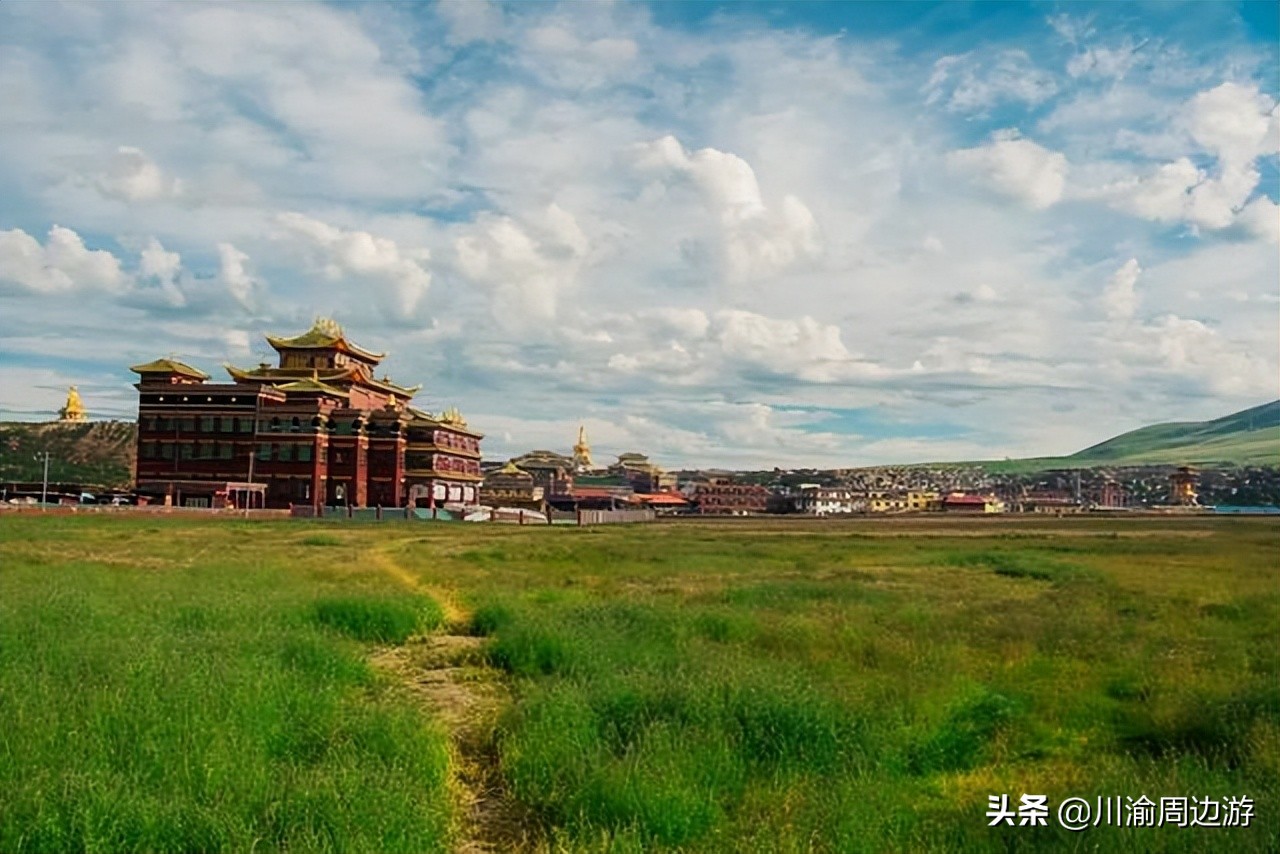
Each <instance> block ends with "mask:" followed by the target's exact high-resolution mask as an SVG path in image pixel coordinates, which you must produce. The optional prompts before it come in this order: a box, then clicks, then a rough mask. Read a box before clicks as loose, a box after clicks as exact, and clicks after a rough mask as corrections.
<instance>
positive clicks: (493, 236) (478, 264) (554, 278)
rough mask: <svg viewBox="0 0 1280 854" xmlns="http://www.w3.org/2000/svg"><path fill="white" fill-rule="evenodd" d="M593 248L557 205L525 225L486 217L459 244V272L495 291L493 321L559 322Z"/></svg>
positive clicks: (510, 324) (516, 324)
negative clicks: (565, 296)
mask: <svg viewBox="0 0 1280 854" xmlns="http://www.w3.org/2000/svg"><path fill="white" fill-rule="evenodd" d="M588 249H589V241H588V239H587V236H586V234H585V233H584V232H583V230H582V228H581V227H580V226H579V225H578V221H577V219H576V218H574V216H573V214H571V213H569V212H568V211H567V210H565V209H564V208H561V207H560V206H559V205H557V204H554V203H552V204H551V205H549V206H548V207H547V208H546V209H545V210H544V211H542V212H541V214H540V215H539V216H537V217H529V218H528V221H526V222H523V223H522V222H517V221H516V220H515V219H513V218H511V217H509V216H494V215H488V216H485V217H482V218H481V219H480V220H479V221H478V222H477V223H476V225H475V226H474V227H472V228H471V229H469V230H468V232H467V233H465V234H463V235H462V236H460V237H458V238H457V239H456V240H455V241H454V254H455V255H456V257H457V263H458V269H459V271H460V272H461V273H462V274H463V275H464V276H465V277H466V278H468V279H469V280H471V281H472V282H475V283H476V284H478V285H480V286H481V287H483V288H485V289H487V290H488V291H490V293H491V295H492V303H491V304H492V309H493V313H494V316H495V317H496V318H497V320H498V321H499V322H500V323H502V324H503V325H504V326H505V327H507V328H512V329H514V328H520V327H527V326H529V325H532V324H540V323H543V322H545V321H548V320H551V319H553V318H555V316H556V311H557V306H558V302H559V298H560V295H561V293H563V292H564V291H566V290H568V289H570V288H572V287H573V286H574V284H575V283H576V280H577V276H578V273H579V271H580V270H581V268H582V264H583V261H584V259H585V258H586V256H587V251H588Z"/></svg>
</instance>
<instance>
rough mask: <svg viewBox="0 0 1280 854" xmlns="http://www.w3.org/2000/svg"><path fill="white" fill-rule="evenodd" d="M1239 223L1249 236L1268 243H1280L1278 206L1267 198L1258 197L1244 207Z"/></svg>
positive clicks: (1279, 207)
mask: <svg viewBox="0 0 1280 854" xmlns="http://www.w3.org/2000/svg"><path fill="white" fill-rule="evenodd" d="M1239 221H1240V223H1241V224H1242V225H1243V226H1244V227H1245V229H1246V230H1248V231H1249V232H1250V233H1251V234H1253V235H1255V236H1257V237H1260V238H1262V239H1263V240H1265V241H1267V242H1268V243H1280V206H1278V205H1276V203H1275V202H1273V201H1271V199H1270V198H1268V197H1267V196H1258V198H1256V199H1254V200H1253V201H1252V202H1249V204H1247V205H1245V206H1244V210H1242V211H1240V217H1239Z"/></svg>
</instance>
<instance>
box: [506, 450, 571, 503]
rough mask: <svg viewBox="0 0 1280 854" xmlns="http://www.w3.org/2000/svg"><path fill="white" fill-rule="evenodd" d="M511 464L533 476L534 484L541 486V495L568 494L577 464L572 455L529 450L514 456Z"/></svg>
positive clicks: (547, 496) (548, 496)
mask: <svg viewBox="0 0 1280 854" xmlns="http://www.w3.org/2000/svg"><path fill="white" fill-rule="evenodd" d="M511 462H512V464H513V465H515V466H517V467H518V468H520V469H522V470H523V471H526V472H528V473H529V474H530V475H532V476H533V483H534V485H535V486H538V487H541V489H542V493H543V496H544V497H546V498H550V497H552V496H554V495H568V494H569V492H570V490H572V489H573V476H574V470H575V469H576V467H577V464H576V463H575V461H574V458H573V457H566V456H565V455H564V454H557V453H556V452H555V451H530V452H529V453H527V454H522V455H521V456H518V457H514V458H512V460H511Z"/></svg>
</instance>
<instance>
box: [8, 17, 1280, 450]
mask: <svg viewBox="0 0 1280 854" xmlns="http://www.w3.org/2000/svg"><path fill="white" fill-rule="evenodd" d="M1277 27H1278V24H1277V20H1276V7H1275V4H1270V3H1258V4H1228V3H1187V4H1171V3H1151V4H1145V3H1132V4H1118V3H1107V4H1096V5H1093V4H1083V3H1033V4H1003V3H1001V4H997V3H970V4H964V3H942V4H907V3H894V4H873V3H788V4H767V3H750V4H730V3H719V4H718V3H658V4H649V5H646V4H639V3H625V4H624V3H599V4H590V3H566V4H553V3H544V4H518V5H502V4H491V3H484V2H461V3H453V2H448V3H441V4H429V5H407V4H388V5H379V4H365V3H361V4H338V5H334V4H306V3H290V4H261V5H254V4H247V3H242V4H234V5H222V6H219V5H203V4H194V3H191V4H180V5H179V4H171V5H162V4H138V5H131V4H84V5H81V4H54V3H28V4H3V5H0V92H3V93H4V102H5V109H4V110H3V111H0V418H24V419H35V418H42V417H48V415H49V414H50V413H51V412H52V410H54V409H56V407H57V406H58V405H59V403H60V401H61V398H62V396H63V395H64V394H65V388H66V386H67V385H69V384H72V383H75V384H77V385H79V387H80V389H81V391H82V393H83V395H84V398H85V400H86V402H87V404H88V406H89V407H90V409H91V411H92V412H93V413H94V414H96V415H98V416H101V417H111V416H115V417H129V416H131V415H132V413H133V411H134V407H135V393H134V391H133V389H132V388H131V387H130V382H131V380H132V375H130V374H129V372H128V371H127V366H128V365H129V364H133V363H136V362H138V361H144V360H149V359H151V358H154V357H155V356H157V355H168V354H173V355H175V356H178V357H180V358H183V359H186V360H187V361H190V362H192V363H194V364H196V365H198V366H201V367H203V368H205V369H206V370H210V372H213V373H215V374H217V373H220V371H221V368H220V366H221V365H222V364H223V363H226V362H229V363H232V364H240V365H251V364H253V363H255V362H256V361H258V360H260V359H263V358H266V357H267V356H268V354H269V351H268V349H267V347H266V345H265V342H264V341H263V335H264V334H266V333H289V332H295V331H301V330H302V329H305V328H306V327H308V326H309V325H310V323H311V321H312V319H313V318H314V317H315V316H317V315H332V316H334V317H336V318H337V319H338V320H339V321H341V322H342V323H343V324H344V326H345V327H346V328H347V330H348V332H349V333H350V334H351V335H352V337H353V338H355V339H356V340H357V341H359V342H361V343H363V344H365V345H366V346H369V347H372V348H374V349H379V350H386V351H388V352H389V353H390V358H389V359H388V361H387V362H386V366H387V369H388V370H389V372H390V373H391V374H392V376H393V377H394V378H396V379H398V380H402V381H404V382H407V383H408V382H412V383H417V382H421V383H423V384H424V391H423V393H422V396H421V398H420V403H421V404H422V405H424V406H426V407H428V408H432V409H440V408H443V407H445V406H447V405H457V406H459V407H460V408H461V409H462V410H463V411H464V413H466V414H467V416H468V417H469V419H470V421H471V423H472V424H473V425H475V426H477V427H478V428H480V429H482V430H485V431H486V432H487V433H488V438H487V439H486V442H485V449H486V454H487V455H489V456H493V457H501V456H505V455H508V454H513V453H519V452H521V451H524V450H527V449H529V448H532V447H553V448H559V449H561V450H565V449H567V447H568V446H569V445H570V444H572V441H573V437H574V435H575V434H576V429H577V425H578V424H579V423H585V424H586V425H587V428H588V432H589V434H590V435H591V438H592V441H593V444H594V445H595V446H596V447H597V448H598V449H599V450H600V453H601V454H602V455H604V456H605V457H606V458H607V457H608V455H609V454H612V453H619V452H622V451H625V450H641V451H645V452H648V453H649V454H651V455H652V456H653V457H654V458H655V459H657V460H658V461H659V462H662V463H665V464H668V465H671V466H682V465H707V466H712V465H714V466H734V467H751V466H773V465H804V464H810V465H820V466H850V465H862V464H872V463H880V462H903V461H912V460H925V459H929V460H941V459H972V458H981V457H994V458H1000V457H1006V456H1020V455H1031V454H1046V453H1066V452H1070V451H1073V450H1076V449H1078V448H1080V447H1084V446H1086V445H1089V444H1092V443H1094V442H1096V441H1098V440H1100V439H1103V438H1106V437H1107V436H1109V435H1112V434H1114V433H1117V432H1120V431H1123V430H1126V429H1131V428H1133V427H1136V426H1140V425H1142V424H1144V423H1149V422H1151V421H1158V420H1173V419H1198V418H1209V417H1214V416H1217V415H1220V414H1225V413H1226V412H1229V411H1232V410H1235V409H1238V408H1242V407H1244V406H1249V405H1252V404H1255V403H1259V402H1262V401H1264V400H1267V399H1271V398H1274V397H1275V396H1276V386H1277V383H1276V377H1277V376H1278V375H1280V366H1278V365H1277V353H1278V351H1280V341H1278V340H1277V339H1278V336H1280V332H1278V330H1280V322H1278V321H1280V293H1278V291H1280V262H1278V261H1277V257H1278V254H1277V232H1278V231H1280V215H1278V213H1277V205H1276V202H1277V198H1280V187H1278V186H1277V183H1278V181H1280V179H1278V177H1277V176H1278V175H1280V172H1278V158H1277V149H1278V147H1280V142H1278V137H1280V118H1278V117H1277V110H1276V98H1277V94H1278V93H1277V76H1278V75H1277V72H1278V71H1280V59H1278V57H1277Z"/></svg>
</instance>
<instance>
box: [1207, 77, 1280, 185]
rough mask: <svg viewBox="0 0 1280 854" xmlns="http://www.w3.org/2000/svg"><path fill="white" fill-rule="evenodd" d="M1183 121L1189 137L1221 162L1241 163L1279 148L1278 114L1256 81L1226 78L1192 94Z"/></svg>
mask: <svg viewBox="0 0 1280 854" xmlns="http://www.w3.org/2000/svg"><path fill="white" fill-rule="evenodd" d="M1184 121H1185V123H1186V127H1187V130H1188V132H1189V133H1190V134H1191V138H1192V139H1194V140H1195V141H1196V142H1197V143H1198V144H1199V145H1200V146H1201V148H1202V149H1203V150H1205V151H1208V152H1209V153H1211V154H1213V155H1214V156H1215V157H1217V158H1218V160H1219V161H1220V162H1222V163H1223V164H1224V165H1228V166H1235V167H1243V166H1247V165H1249V164H1251V163H1252V162H1253V161H1254V160H1255V159H1256V158H1257V157H1259V156H1261V155H1263V154H1276V153H1277V148H1280V114H1278V113H1277V111H1276V102H1275V101H1274V100H1273V99H1272V98H1271V96H1269V95H1266V94H1264V93H1262V92H1259V91H1258V87H1257V85H1256V84H1254V85H1248V86H1243V85H1241V84H1239V83H1232V82H1227V83H1223V84H1222V85H1220V86H1215V87H1214V88H1213V89H1209V90H1207V91H1204V92H1200V93H1199V94H1197V95H1196V96H1195V97H1193V98H1192V99H1191V100H1190V101H1189V102H1188V103H1187V106H1186V109H1185V115H1184Z"/></svg>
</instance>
